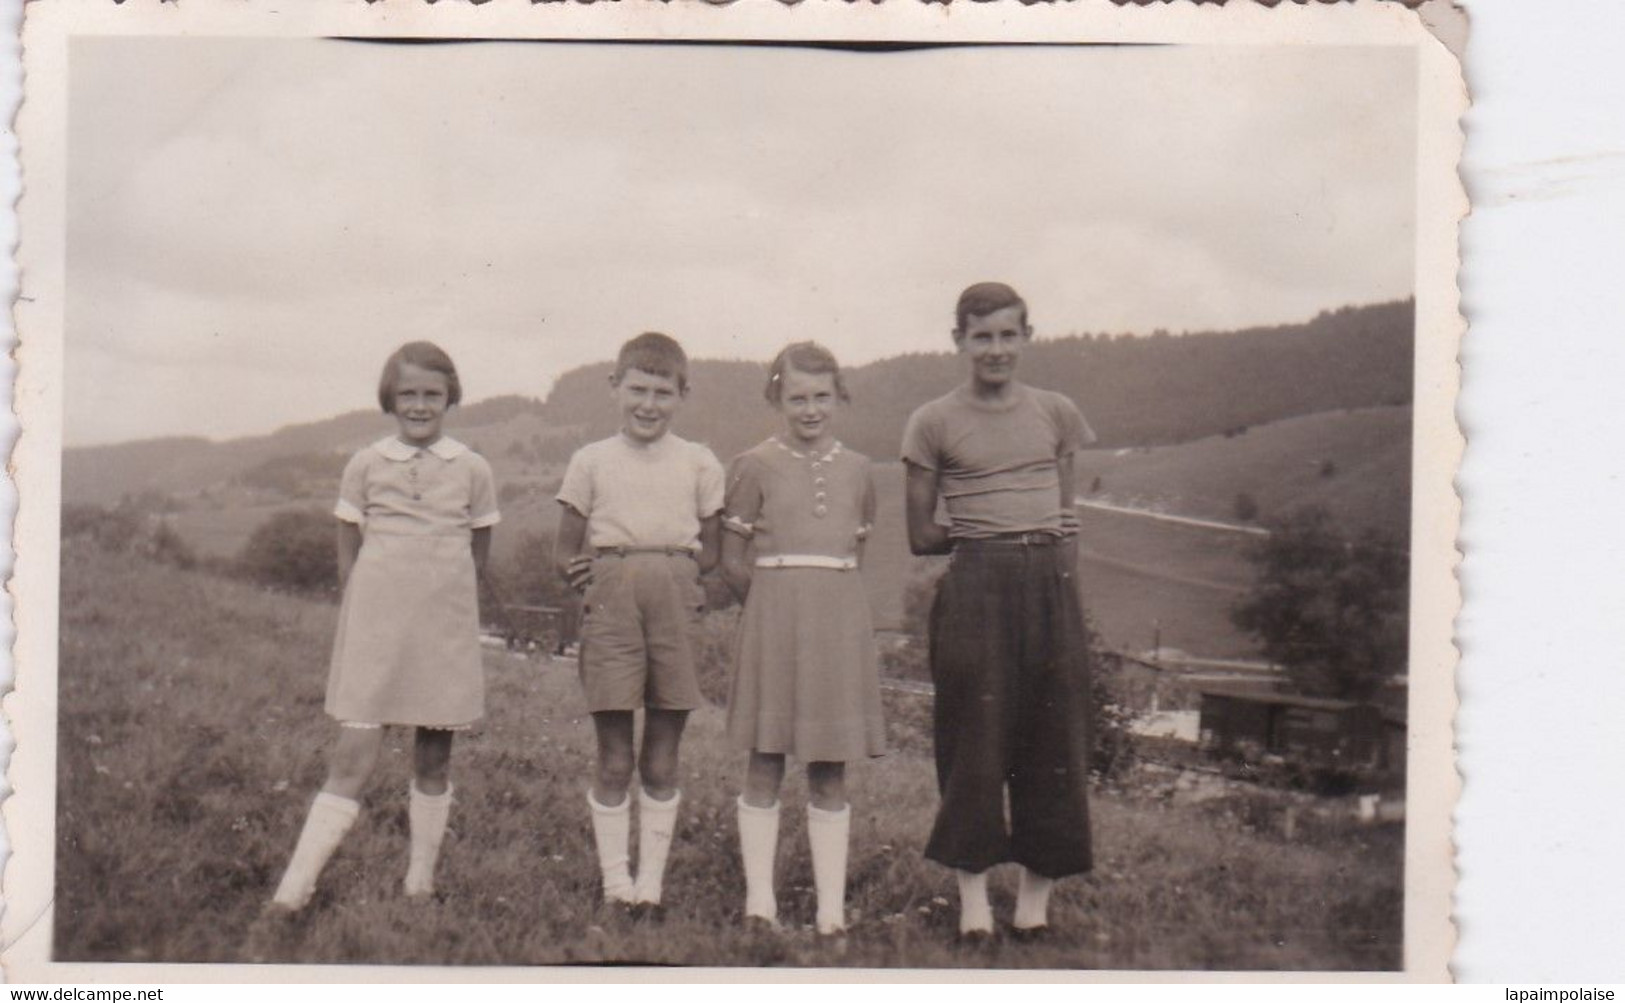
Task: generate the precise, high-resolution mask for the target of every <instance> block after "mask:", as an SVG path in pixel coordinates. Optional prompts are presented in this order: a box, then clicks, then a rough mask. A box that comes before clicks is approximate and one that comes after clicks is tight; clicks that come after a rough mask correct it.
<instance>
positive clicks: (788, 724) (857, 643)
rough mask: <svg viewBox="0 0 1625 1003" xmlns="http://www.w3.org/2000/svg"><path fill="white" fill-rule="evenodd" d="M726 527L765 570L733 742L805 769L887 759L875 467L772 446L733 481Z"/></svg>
mask: <svg viewBox="0 0 1625 1003" xmlns="http://www.w3.org/2000/svg"><path fill="white" fill-rule="evenodd" d="M723 511H724V518H723V527H724V528H725V529H727V530H729V531H731V532H734V533H738V534H740V535H743V536H745V537H747V538H748V539H750V540H751V544H752V546H751V554H752V558H753V561H754V563H755V567H754V569H753V571H752V575H751V586H750V595H749V597H748V598H747V600H746V602H745V612H744V615H743V617H742V618H741V620H740V625H739V639H738V645H737V648H736V659H735V666H734V674H733V680H732V684H731V687H730V690H729V695H728V732H727V733H728V739H729V741H730V742H731V743H732V744H733V745H734V746H736V747H737V748H740V749H748V750H754V751H757V752H770V753H785V754H789V755H793V756H795V757H796V758H797V759H800V760H801V761H802V762H847V761H850V760H854V759H861V758H864V757H866V756H878V755H882V754H883V753H884V752H885V751H886V726H885V720H884V718H883V717H882V714H881V706H880V681H879V675H878V670H877V663H876V653H875V637H874V626H873V622H872V618H871V615H870V612H869V599H868V594H867V593H866V592H865V591H864V588H863V583H862V582H861V581H860V580H859V579H858V570H857V560H856V553H857V548H858V541H859V540H860V539H862V537H863V536H865V535H866V534H867V532H868V528H869V526H870V525H871V524H872V523H873V521H874V512H875V493H874V485H873V483H872V482H871V480H870V474H869V460H868V459H867V458H866V457H864V456H863V455H862V454H860V453H854V452H852V451H851V450H848V449H845V448H844V447H842V446H841V445H840V444H839V443H836V444H835V446H834V447H832V448H831V449H830V451H829V452H828V453H825V454H823V455H815V454H811V453H804V452H799V451H797V450H795V449H792V448H791V447H789V446H788V445H785V444H784V443H783V442H781V441H780V440H779V439H777V438H774V439H769V440H767V441H766V442H764V443H762V444H761V445H758V446H756V447H755V448H753V449H750V450H748V451H746V452H744V453H741V454H740V455H739V456H738V457H737V458H736V459H735V460H734V462H733V466H732V468H731V469H730V471H729V474H728V494H727V501H726V504H725V505H724V509H723Z"/></svg>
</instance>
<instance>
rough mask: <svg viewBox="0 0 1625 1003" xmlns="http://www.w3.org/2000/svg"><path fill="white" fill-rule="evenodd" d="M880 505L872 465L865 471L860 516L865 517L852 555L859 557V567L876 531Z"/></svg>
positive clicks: (861, 565)
mask: <svg viewBox="0 0 1625 1003" xmlns="http://www.w3.org/2000/svg"><path fill="white" fill-rule="evenodd" d="M879 507H880V505H879V501H878V500H877V498H876V496H875V472H874V468H873V467H870V468H867V469H865V470H864V472H863V508H862V510H861V511H860V512H859V517H860V518H861V519H863V529H862V531H861V535H859V536H858V542H857V546H855V547H853V548H852V556H853V557H854V558H856V559H857V562H858V567H860V568H861V567H863V555H864V551H865V550H866V549H867V548H868V544H869V534H871V533H873V532H874V531H875V513H876V510H877V509H878V508H879Z"/></svg>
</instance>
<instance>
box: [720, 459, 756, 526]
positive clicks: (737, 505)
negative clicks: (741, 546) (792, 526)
mask: <svg viewBox="0 0 1625 1003" xmlns="http://www.w3.org/2000/svg"><path fill="white" fill-rule="evenodd" d="M761 514H762V478H761V471H760V470H759V469H757V464H756V460H755V459H754V458H753V457H752V456H751V455H750V454H749V453H741V454H740V455H739V456H736V457H734V461H733V464H732V465H731V466H730V467H729V468H728V492H727V495H726V497H725V498H724V499H723V505H722V526H723V528H724V529H728V530H732V531H733V532H735V533H738V534H739V535H740V536H743V537H745V538H747V539H748V538H750V537H752V536H754V535H755V534H756V520H757V519H759V518H760V517H761Z"/></svg>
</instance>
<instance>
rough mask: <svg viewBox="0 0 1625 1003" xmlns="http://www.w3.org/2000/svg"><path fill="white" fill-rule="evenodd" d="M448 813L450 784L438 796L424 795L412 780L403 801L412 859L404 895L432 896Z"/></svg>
mask: <svg viewBox="0 0 1625 1003" xmlns="http://www.w3.org/2000/svg"><path fill="white" fill-rule="evenodd" d="M450 814H451V785H450V784H447V785H446V789H445V791H444V792H443V793H440V794H425V793H423V792H422V791H420V790H418V785H417V783H416V782H415V781H414V782H413V784H412V788H411V792H410V795H409V797H408V798H407V802H406V818H407V821H408V822H410V823H411V831H412V856H411V863H409V864H408V865H407V868H406V894H408V895H432V894H434V864H435V861H436V860H438V859H440V843H441V841H442V840H443V839H445V836H446V817H447V816H448V815H450Z"/></svg>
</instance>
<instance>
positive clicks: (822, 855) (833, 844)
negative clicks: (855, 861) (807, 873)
mask: <svg viewBox="0 0 1625 1003" xmlns="http://www.w3.org/2000/svg"><path fill="white" fill-rule="evenodd" d="M851 831H852V806H851V805H842V806H841V808H840V810H839V811H825V810H824V809H822V808H819V807H817V806H815V805H811V804H809V805H808V806H807V842H808V843H810V844H811V845H812V865H813V887H814V888H816V889H818V932H819V933H840V932H841V931H842V930H845V929H846V847H847V838H848V836H849V834H850V833H851Z"/></svg>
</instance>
